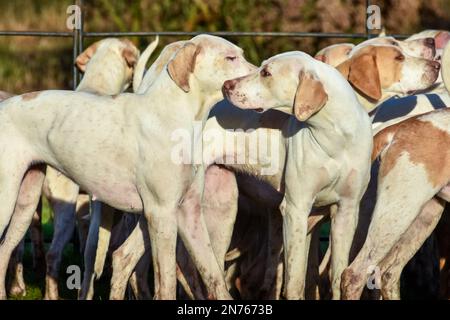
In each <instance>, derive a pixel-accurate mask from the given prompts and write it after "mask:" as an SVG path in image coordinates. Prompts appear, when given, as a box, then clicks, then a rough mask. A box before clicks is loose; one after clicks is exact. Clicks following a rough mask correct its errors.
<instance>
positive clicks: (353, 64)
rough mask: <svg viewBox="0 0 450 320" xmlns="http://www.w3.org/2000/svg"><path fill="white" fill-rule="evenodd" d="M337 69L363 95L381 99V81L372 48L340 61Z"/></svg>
mask: <svg viewBox="0 0 450 320" xmlns="http://www.w3.org/2000/svg"><path fill="white" fill-rule="evenodd" d="M337 69H338V70H339V72H340V73H341V74H342V75H343V76H344V77H345V78H347V79H348V81H349V82H350V83H351V84H352V85H353V86H354V87H355V88H356V89H358V90H359V91H361V92H362V93H363V94H364V95H366V96H368V97H369V98H371V99H373V100H380V99H381V82H380V75H379V73H378V67H377V56H376V51H375V49H374V48H372V49H369V50H367V51H366V52H364V53H361V54H359V55H358V56H356V57H354V58H350V59H349V60H347V61H345V62H343V63H341V64H340V65H339V66H337Z"/></svg>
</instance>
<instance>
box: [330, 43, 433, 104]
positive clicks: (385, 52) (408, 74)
mask: <svg viewBox="0 0 450 320" xmlns="http://www.w3.org/2000/svg"><path fill="white" fill-rule="evenodd" d="M337 69H338V70H339V71H340V72H341V73H342V74H343V75H344V76H345V77H346V78H347V79H348V81H349V82H350V83H351V84H352V86H353V88H354V89H355V90H356V92H357V94H358V98H359V100H360V102H361V103H362V104H363V105H364V107H365V108H366V110H367V112H371V111H372V110H374V109H375V108H376V106H377V105H378V104H380V103H381V102H383V101H385V100H387V99H389V98H391V97H392V96H395V95H400V96H404V95H407V94H409V93H411V92H415V91H417V90H425V89H427V88H429V87H430V86H431V85H433V84H434V82H435V81H436V79H437V77H438V75H439V70H440V63H439V62H435V61H432V60H427V59H424V58H417V57H412V56H408V55H406V54H404V53H403V52H402V50H401V49H400V48H397V47H395V46H387V45H367V46H363V47H361V48H359V49H358V50H356V48H355V49H354V50H353V53H352V55H351V57H350V58H349V59H348V60H347V61H345V62H343V63H341V64H340V65H339V66H337ZM424 71H425V72H424Z"/></svg>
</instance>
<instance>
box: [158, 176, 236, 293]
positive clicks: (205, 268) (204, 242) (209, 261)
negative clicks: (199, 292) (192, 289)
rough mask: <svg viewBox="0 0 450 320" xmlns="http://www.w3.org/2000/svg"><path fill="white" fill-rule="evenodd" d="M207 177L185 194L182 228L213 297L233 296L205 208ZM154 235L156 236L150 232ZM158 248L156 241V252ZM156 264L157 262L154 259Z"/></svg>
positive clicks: (185, 239)
mask: <svg viewBox="0 0 450 320" xmlns="http://www.w3.org/2000/svg"><path fill="white" fill-rule="evenodd" d="M202 193H203V177H202V176H201V173H200V174H199V175H198V176H197V177H196V180H195V181H194V183H193V184H192V185H191V186H190V188H189V190H188V191H187V193H186V194H185V197H184V201H183V203H182V205H181V208H180V210H179V211H178V231H179V233H180V236H181V239H182V240H183V243H184V245H185V247H186V249H187V250H188V252H189V254H190V255H191V258H192V260H193V261H194V264H195V266H196V267H197V270H198V271H199V273H200V275H201V276H202V279H203V281H204V283H205V286H206V289H207V291H208V295H209V296H208V298H210V299H219V300H225V299H231V295H230V294H229V292H228V290H227V286H226V284H225V278H224V272H223V269H224V267H223V266H221V265H219V264H222V263H223V261H224V260H222V261H220V262H219V260H218V259H217V257H216V255H215V254H214V251H213V248H212V245H211V241H210V237H209V233H208V229H207V225H206V222H205V219H204V215H203V210H202V202H201V201H202ZM150 236H152V235H151V234H150ZM155 250H156V247H155V246H154V245H153V241H152V251H155ZM154 263H155V261H154Z"/></svg>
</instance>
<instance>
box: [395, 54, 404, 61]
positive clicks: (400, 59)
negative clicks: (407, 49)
mask: <svg viewBox="0 0 450 320" xmlns="http://www.w3.org/2000/svg"><path fill="white" fill-rule="evenodd" d="M395 60H397V61H405V56H404V55H400V56H396V57H395Z"/></svg>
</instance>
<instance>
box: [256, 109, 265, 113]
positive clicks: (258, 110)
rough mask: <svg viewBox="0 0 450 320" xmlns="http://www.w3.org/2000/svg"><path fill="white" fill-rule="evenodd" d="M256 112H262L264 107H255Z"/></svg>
mask: <svg viewBox="0 0 450 320" xmlns="http://www.w3.org/2000/svg"><path fill="white" fill-rule="evenodd" d="M254 110H255V111H256V112H258V113H263V112H264V109H263V108H257V109H254Z"/></svg>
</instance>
